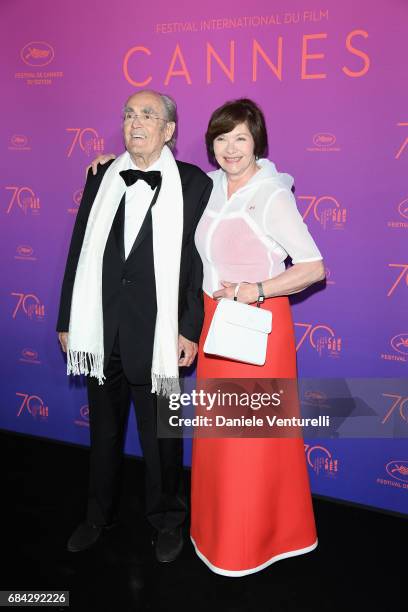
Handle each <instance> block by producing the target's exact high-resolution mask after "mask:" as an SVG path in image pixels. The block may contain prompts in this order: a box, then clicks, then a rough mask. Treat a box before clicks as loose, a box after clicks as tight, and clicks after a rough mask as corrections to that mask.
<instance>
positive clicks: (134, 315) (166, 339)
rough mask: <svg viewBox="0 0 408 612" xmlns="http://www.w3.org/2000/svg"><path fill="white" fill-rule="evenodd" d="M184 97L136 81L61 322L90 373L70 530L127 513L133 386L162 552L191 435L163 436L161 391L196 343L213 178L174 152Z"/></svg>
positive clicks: (181, 511) (96, 180)
mask: <svg viewBox="0 0 408 612" xmlns="http://www.w3.org/2000/svg"><path fill="white" fill-rule="evenodd" d="M175 128H176V105H175V103H174V101H173V100H172V99H171V98H170V97H169V96H165V95H162V94H159V93H156V92H153V91H147V90H145V91H139V92H138V93H136V94H134V95H132V96H131V97H130V98H129V99H128V100H127V102H126V106H125V109H124V122H123V135H124V142H125V147H126V151H125V152H124V153H123V154H122V155H120V156H119V157H118V158H117V159H115V160H114V161H112V160H111V161H110V162H109V163H107V164H105V165H103V166H98V171H97V173H96V175H95V176H94V175H93V174H92V172H91V170H89V172H88V176H87V181H86V185H85V189H84V193H83V197H82V201H81V205H80V208H79V211H78V216H77V219H76V223H75V227H74V231H73V235H72V239H71V245H70V249H69V253H68V259H67V264H66V269H65V275H64V280H63V284H62V291H61V301H60V309H59V317H58V324H57V331H58V332H59V333H58V336H59V340H60V343H61V346H62V349H63V350H64V351H65V352H67V365H68V373H72V374H87V375H88V376H87V387H88V399H89V415H90V471H89V493H88V508H87V517H86V521H85V522H83V523H81V524H80V525H79V527H78V528H77V529H76V530H75V531H74V533H73V534H72V536H71V537H70V539H69V541H68V550H69V551H71V552H74V551H80V550H84V549H86V548H89V547H90V546H92V545H93V544H94V543H95V542H96V541H97V540H98V539H99V538H100V536H101V535H102V534H103V533H104V532H105V530H107V529H109V528H111V527H112V526H113V525H114V524H115V523H116V522H117V517H118V508H117V506H118V497H119V489H120V471H121V462H122V455H123V441H124V431H125V426H126V417H127V415H128V409H129V403H130V401H129V399H130V398H129V396H131V397H132V399H133V401H134V405H135V410H136V419H137V426H138V431H139V438H140V443H141V447H142V450H143V455H144V459H145V465H146V514H147V518H148V520H149V522H150V523H151V525H152V526H153V527H154V529H155V530H156V532H157V537H156V538H155V540H156V545H155V550H156V557H157V559H158V560H159V561H163V562H166V561H172V560H173V559H175V558H176V557H177V555H178V554H179V552H180V551H181V549H182V545H183V538H182V529H181V525H182V523H183V521H184V519H185V514H186V505H185V501H184V498H183V493H182V440H177V439H164V438H158V437H157V431H156V418H157V395H158V394H163V395H168V394H169V393H170V392H171V390H172V389H174V384H176V382H177V379H178V376H179V367H180V366H188V365H190V364H191V363H192V362H193V360H194V358H195V356H196V352H197V342H198V338H199V334H200V331H201V326H202V320H203V306H202V291H201V285H202V265H201V261H200V258H199V256H198V253H197V251H196V248H195V245H194V232H195V228H196V225H197V223H198V221H199V219H200V217H201V214H202V212H203V210H204V208H205V206H206V203H207V201H208V199H209V196H210V193H211V188H212V183H211V180H210V179H209V178H208V177H207V176H206V174H204V172H202V171H201V170H200V169H199V168H198V167H196V166H193V165H191V164H187V163H184V162H179V161H175V159H174V157H173V155H172V153H171V148H172V146H173V145H174V141H175V137H174V133H175Z"/></svg>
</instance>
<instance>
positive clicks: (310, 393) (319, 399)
mask: <svg viewBox="0 0 408 612" xmlns="http://www.w3.org/2000/svg"><path fill="white" fill-rule="evenodd" d="M302 404H304V405H307V406H315V407H318V408H330V404H329V402H328V397H327V395H326V393H324V392H323V391H318V390H312V389H308V390H307V391H305V393H304V395H303V399H302Z"/></svg>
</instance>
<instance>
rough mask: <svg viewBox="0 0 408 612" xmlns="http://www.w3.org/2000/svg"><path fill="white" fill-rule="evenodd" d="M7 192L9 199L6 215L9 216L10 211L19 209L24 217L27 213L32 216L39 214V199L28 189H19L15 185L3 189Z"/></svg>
mask: <svg viewBox="0 0 408 612" xmlns="http://www.w3.org/2000/svg"><path fill="white" fill-rule="evenodd" d="M5 189H6V191H9V192H10V194H9V196H10V199H9V203H8V207H7V210H6V215H9V214H10V213H11V211H12V210H15V209H16V208H19V209H20V210H21V211H22V212H23V213H24V214H25V215H26V214H27V213H28V212H29V213H30V214H32V215H38V214H39V212H40V198H38V197H37V196H36V195H35V193H34V191H33V190H32V189H31V188H30V187H19V186H16V185H8V186H7V187H5Z"/></svg>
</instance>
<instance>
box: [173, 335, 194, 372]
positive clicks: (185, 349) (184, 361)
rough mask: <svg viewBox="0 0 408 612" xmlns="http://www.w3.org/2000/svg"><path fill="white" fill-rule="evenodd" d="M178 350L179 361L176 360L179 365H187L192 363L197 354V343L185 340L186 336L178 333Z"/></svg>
mask: <svg viewBox="0 0 408 612" xmlns="http://www.w3.org/2000/svg"><path fill="white" fill-rule="evenodd" d="M178 350H179V362H178V364H179V366H180V367H188V366H190V365H191V364H192V363H193V361H194V359H195V357H196V355H197V351H198V345H197V343H196V342H192V341H191V340H187V338H185V337H184V336H182V335H181V334H179V339H178ZM182 353H184V356H183V357H182V356H181V354H182Z"/></svg>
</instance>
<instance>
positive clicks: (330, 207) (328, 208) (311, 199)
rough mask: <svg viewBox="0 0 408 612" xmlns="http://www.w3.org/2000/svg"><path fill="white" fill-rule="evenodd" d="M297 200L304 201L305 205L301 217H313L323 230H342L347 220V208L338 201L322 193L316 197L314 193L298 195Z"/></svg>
mask: <svg viewBox="0 0 408 612" xmlns="http://www.w3.org/2000/svg"><path fill="white" fill-rule="evenodd" d="M297 199H298V200H299V202H302V201H304V202H306V203H307V206H306V209H305V212H304V213H303V215H302V216H303V219H304V220H306V219H307V218H309V219H312V218H314V219H315V220H316V221H318V223H320V225H321V226H322V228H323V229H324V230H326V229H333V230H342V229H344V227H345V224H346V221H347V216H348V215H347V208H344V206H341V204H340V203H339V201H338V200H337V199H336V198H335V197H333V196H331V195H324V196H320V197H317V196H315V195H310V196H299V197H298V198H297Z"/></svg>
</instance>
